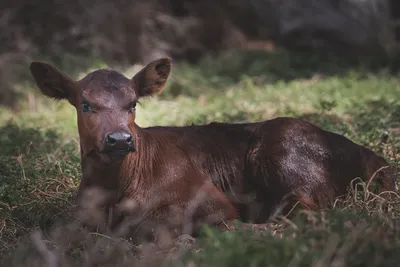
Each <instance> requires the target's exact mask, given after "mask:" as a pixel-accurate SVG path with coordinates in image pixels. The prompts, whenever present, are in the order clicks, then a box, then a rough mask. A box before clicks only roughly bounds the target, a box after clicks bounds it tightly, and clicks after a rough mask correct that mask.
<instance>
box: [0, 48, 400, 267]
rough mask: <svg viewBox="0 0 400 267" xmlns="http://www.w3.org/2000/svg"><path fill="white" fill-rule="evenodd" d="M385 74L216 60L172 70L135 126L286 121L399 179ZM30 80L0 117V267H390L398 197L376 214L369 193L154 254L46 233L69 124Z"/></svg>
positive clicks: (250, 57) (71, 156)
mask: <svg viewBox="0 0 400 267" xmlns="http://www.w3.org/2000/svg"><path fill="white" fill-rule="evenodd" d="M97 67H103V65H102V64H98V63H97V64H96V65H94V66H93V68H97ZM61 69H62V68H61ZM87 71H89V70H87ZM136 71H137V68H132V69H126V70H124V73H125V74H126V75H127V76H132V75H133V74H134V73H135V72H136ZM66 72H67V73H68V70H66ZM396 73H397V72H396V71H394V70H393V68H391V66H387V67H386V68H382V67H381V64H375V63H371V62H368V64H367V63H363V64H357V65H354V64H353V65H352V64H350V63H348V62H346V63H345V62H343V61H342V60H339V59H337V58H330V59H327V58H322V59H321V58H317V57H314V56H310V55H303V54H293V53H287V52H283V51H277V52H273V53H269V54H265V53H263V52H237V53H226V54H223V55H221V56H219V57H217V58H216V57H209V58H205V59H203V60H202V61H201V62H200V63H199V64H197V65H196V66H193V65H188V64H184V63H178V64H174V65H173V70H172V75H171V78H170V80H169V83H168V86H167V88H166V89H165V91H164V92H163V93H162V94H160V95H159V96H157V97H154V98H149V99H146V100H142V101H141V105H139V106H138V107H137V123H138V124H139V125H140V126H142V127H145V126H151V125H186V124H192V123H194V124H201V123H208V122H211V121H224V122H244V121H259V120H266V119H271V118H274V117H277V116H293V117H297V118H302V119H305V120H308V121H311V122H313V123H315V124H317V125H318V126H320V127H322V128H323V129H326V130H330V131H334V132H336V133H339V134H342V135H344V136H346V137H348V138H350V139H352V140H353V141H355V142H357V143H359V144H362V145H365V146H367V147H370V148H371V149H373V150H374V151H376V152H377V153H379V154H380V155H383V156H384V157H385V158H386V159H387V160H388V161H389V162H390V163H391V164H393V166H394V167H395V168H396V170H397V173H399V172H398V170H399V169H400V76H398V75H397V74H396ZM83 74H84V73H82V74H81V75H83ZM24 77H25V76H24ZM73 77H74V78H78V77H79V76H77V75H75V74H74V76H73ZM31 82H32V81H29V82H28V81H26V82H21V83H20V84H19V85H18V89H19V91H20V93H21V95H22V96H23V98H22V99H21V101H20V104H19V106H18V111H13V112H12V111H10V110H8V109H7V108H2V107H0V114H1V116H0V128H1V129H0V181H1V182H0V254H1V255H2V257H3V259H4V262H5V263H7V265H6V266H28V265H29V266H55V265H44V263H43V259H42V258H41V257H40V255H44V254H46V253H47V254H46V255H47V260H51V259H52V255H53V254H51V253H50V252H49V251H47V252H46V250H44V252H43V251H41V249H40V248H41V247H42V245H44V244H47V245H49V246H51V247H53V248H55V249H56V250H55V251H63V252H64V254H63V255H62V257H61V256H60V257H61V258H62V259H63V260H62V262H61V263H62V264H63V266H94V265H95V264H97V265H96V266H142V265H143V266H152V265H160V264H161V263H162V264H170V263H171V262H172V264H173V265H174V266H293V267H295V266H395V265H397V264H398V262H399V261H400V255H399V253H396V252H398V251H399V249H400V235H399V233H400V228H399V225H400V224H398V218H399V215H400V205H399V204H400V201H399V200H400V199H398V197H397V195H394V200H393V202H392V203H391V204H390V209H389V211H388V212H383V211H381V209H380V206H379V201H378V200H379V198H378V197H376V196H374V195H372V194H370V193H368V192H367V193H360V192H351V193H350V194H349V197H348V199H346V200H345V201H344V202H340V203H338V205H337V207H336V208H335V209H333V210H326V211H320V212H316V213H310V212H304V213H300V214H298V215H297V216H295V217H293V218H292V219H290V220H286V221H282V222H280V224H279V225H275V228H274V229H273V227H272V226H271V229H267V230H266V231H263V232H256V233H255V232H247V231H236V232H225V233H222V232H218V231H216V230H214V229H211V228H204V235H203V237H201V238H199V239H197V240H194V239H192V238H190V237H181V238H180V239H178V240H174V241H171V242H172V243H173V244H172V243H171V244H172V245H170V246H168V245H166V246H165V247H164V248H163V247H162V246H160V244H145V245H142V246H140V247H132V246H131V245H129V244H128V243H127V242H125V241H122V240H113V239H111V238H109V237H105V236H102V235H100V234H94V233H89V234H88V233H82V232H80V230H79V229H77V228H75V227H74V225H61V226H59V228H58V232H57V231H56V232H51V233H50V232H49V230H48V226H49V225H50V224H53V223H54V222H55V221H56V218H57V217H58V216H59V215H60V214H63V213H64V212H65V210H66V209H67V208H68V207H69V206H70V205H71V203H72V202H73V196H74V193H75V192H76V189H77V186H78V184H79V177H80V163H79V160H80V159H79V143H78V135H77V128H76V114H75V110H74V108H73V107H71V106H69V104H68V103H66V102H55V101H53V100H49V99H46V98H44V97H43V96H41V95H40V94H39V93H38V89H37V88H36V87H35V86H34V85H33V84H32V83H31ZM37 228H41V229H44V230H45V233H46V234H49V235H50V236H51V238H50V237H49V238H47V239H49V240H48V241H47V242H46V243H43V242H41V241H40V240H41V238H33V239H32V240H33V246H32V244H31V243H32V242H30V241H29V238H28V237H30V235H29V234H30V233H32V231H33V230H35V229H37ZM47 230H48V231H47ZM56 230H57V229H56ZM46 231H47V232H46ZM36 234H37V233H36ZM36 237H37V236H36ZM78 237H79V238H78ZM50 239H51V240H50ZM76 239H78V240H76ZM35 242H36V243H35ZM32 247H33V248H32ZM35 248H36V249H35ZM185 248H188V249H185ZM101 251H103V252H102V253H100V252H101ZM165 251H167V252H165ZM138 253H139V254H138ZM99 255H102V256H101V257H100V256H99ZM138 255H140V256H141V257H139V256H138ZM166 255H167V256H171V257H169V258H168V259H169V261H167V260H166V259H167V258H166ZM57 257H58V256H55V257H54V258H55V259H56V260H59V259H60V257H58V258H57ZM25 258H27V259H29V260H28V261H26V260H24V259H25ZM94 261H95V262H94ZM84 262H86V264H89V265H84ZM88 262H89V263H88ZM67 263H69V264H70V265H66V264H67ZM48 264H50V263H48ZM64 264H65V265H64Z"/></svg>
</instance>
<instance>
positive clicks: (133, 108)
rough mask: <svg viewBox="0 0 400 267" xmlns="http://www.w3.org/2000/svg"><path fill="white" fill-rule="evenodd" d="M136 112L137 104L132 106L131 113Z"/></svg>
mask: <svg viewBox="0 0 400 267" xmlns="http://www.w3.org/2000/svg"><path fill="white" fill-rule="evenodd" d="M135 110H136V102H135V103H133V104H132V107H131V109H130V110H129V111H130V112H134V111H135Z"/></svg>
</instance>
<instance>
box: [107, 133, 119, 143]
mask: <svg viewBox="0 0 400 267" xmlns="http://www.w3.org/2000/svg"><path fill="white" fill-rule="evenodd" d="M116 143H117V140H116V139H115V138H114V137H112V136H111V135H107V144H109V145H115V144H116Z"/></svg>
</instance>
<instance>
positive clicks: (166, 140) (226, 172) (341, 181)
mask: <svg viewBox="0 0 400 267" xmlns="http://www.w3.org/2000/svg"><path fill="white" fill-rule="evenodd" d="M30 70H31V72H32V75H33V77H34V79H35V81H36V83H37V85H38V86H39V88H40V90H41V91H42V93H43V94H45V95H46V96H49V97H52V98H55V99H66V100H68V101H69V102H70V103H71V104H72V105H73V106H74V107H75V108H76V111H77V116H78V130H79V136H80V146H81V160H82V180H81V184H80V188H79V190H78V197H79V196H80V194H81V193H82V190H84V189H87V188H90V187H92V186H97V187H101V188H104V189H107V190H111V191H112V192H113V193H114V194H113V198H112V199H110V200H109V202H108V203H107V205H109V206H114V207H115V206H116V205H117V204H118V203H120V202H121V201H122V200H123V199H125V198H129V199H133V200H134V201H135V202H136V203H137V204H139V205H146V204H148V203H150V202H152V201H153V200H155V199H158V200H159V201H158V202H157V204H156V206H155V207H153V209H152V211H151V212H150V213H149V216H148V217H147V218H146V219H148V220H153V221H156V222H160V223H161V222H165V221H166V220H167V219H168V218H169V217H171V216H182V215H183V214H184V213H185V212H187V210H188V209H189V206H190V203H192V200H193V199H195V198H196V194H197V193H198V191H199V190H203V191H205V192H206V193H207V197H206V199H205V200H204V201H201V202H200V203H198V204H197V206H196V208H195V209H194V208H193V209H192V210H191V211H190V213H191V218H192V219H193V221H194V222H195V224H194V225H195V226H201V225H203V224H211V225H217V226H218V225H219V226H223V225H229V223H230V222H233V221H234V220H240V221H242V222H251V223H262V222H265V221H266V220H268V219H269V218H270V217H271V215H272V214H274V212H275V211H276V210H277V208H278V207H280V205H281V204H282V203H283V202H286V201H287V203H288V204H289V205H287V208H291V207H292V206H293V205H294V204H295V203H298V202H300V203H302V204H303V205H304V206H306V207H308V208H310V209H317V208H323V207H328V206H331V205H332V203H333V202H334V200H335V198H337V197H338V196H340V195H344V194H346V190H347V187H348V186H349V184H350V182H351V180H353V179H354V178H357V177H360V178H361V179H362V180H364V181H369V179H371V177H372V176H373V174H374V173H375V172H376V171H378V169H380V168H381V167H383V166H387V165H388V163H387V162H386V161H385V160H384V159H383V158H382V157H380V156H378V155H376V154H375V153H374V152H372V151H371V150H369V149H367V148H365V147H362V146H359V145H357V144H355V143H353V142H352V141H350V140H348V139H346V138H345V137H343V136H340V135H338V134H335V133H331V132H327V131H324V130H322V129H320V128H318V127H316V126H314V125H312V124H310V123H308V122H305V121H302V120H298V119H294V118H276V119H273V120H268V121H263V122H257V123H246V124H228V123H210V124H208V125H201V126H186V127H149V128H141V127H139V126H138V125H136V123H135V106H136V103H137V101H138V99H139V98H141V97H146V96H150V95H153V94H155V93H158V92H160V91H161V90H162V89H163V88H164V86H165V84H166V82H167V79H168V76H169V73H170V70H171V61H170V59H166V58H165V59H160V60H156V61H153V62H151V63H150V64H148V65H147V66H146V67H145V68H143V69H142V70H141V71H140V72H138V73H137V74H136V75H135V76H134V77H133V78H132V79H128V78H126V77H125V76H123V75H122V74H120V73H118V72H116V71H113V70H105V69H101V70H96V71H94V72H92V73H90V74H88V75H87V76H86V77H84V78H83V79H81V80H79V81H73V80H72V79H70V78H69V77H67V76H66V75H64V74H62V73H61V72H60V71H58V70H57V69H56V68H54V67H52V66H50V65H48V64H46V63H41V62H33V63H32V64H31V66H30ZM374 179H375V181H377V183H378V184H379V185H380V189H379V191H378V192H382V191H389V190H390V191H392V190H394V189H395V175H394V172H393V170H392V169H390V167H388V168H386V169H383V170H381V171H380V172H379V173H378V174H377V175H376V176H375V178H374ZM249 196H251V197H249Z"/></svg>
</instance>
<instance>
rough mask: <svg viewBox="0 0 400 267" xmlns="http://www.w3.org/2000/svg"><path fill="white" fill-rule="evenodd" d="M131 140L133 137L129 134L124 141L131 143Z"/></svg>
mask: <svg viewBox="0 0 400 267" xmlns="http://www.w3.org/2000/svg"><path fill="white" fill-rule="evenodd" d="M132 141H133V137H132V135H130V136H129V137H128V138H127V139H126V142H127V143H128V144H130V143H132Z"/></svg>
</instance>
